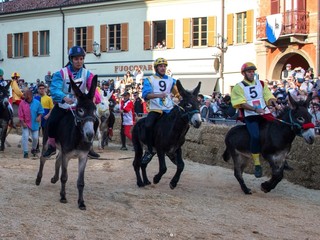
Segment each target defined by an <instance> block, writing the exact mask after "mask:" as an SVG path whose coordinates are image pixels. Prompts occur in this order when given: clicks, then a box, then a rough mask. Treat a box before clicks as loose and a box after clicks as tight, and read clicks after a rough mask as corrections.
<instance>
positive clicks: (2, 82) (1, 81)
mask: <svg viewBox="0 0 320 240" xmlns="http://www.w3.org/2000/svg"><path fill="white" fill-rule="evenodd" d="M3 75H4V71H3V70H2V69H1V68H0V86H2V87H5V86H7V82H6V81H5V80H4V78H3ZM7 108H8V112H9V125H12V126H13V127H14V123H13V108H12V105H11V103H10V102H9V104H8V107H7Z"/></svg>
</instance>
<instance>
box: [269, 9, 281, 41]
mask: <svg viewBox="0 0 320 240" xmlns="http://www.w3.org/2000/svg"><path fill="white" fill-rule="evenodd" d="M281 30H282V14H281V13H279V14H273V15H269V16H267V24H266V35H267V38H268V41H269V42H271V43H274V42H275V41H277V39H278V38H279V36H280V33H281Z"/></svg>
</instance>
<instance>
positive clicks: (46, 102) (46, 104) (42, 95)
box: [34, 83, 54, 152]
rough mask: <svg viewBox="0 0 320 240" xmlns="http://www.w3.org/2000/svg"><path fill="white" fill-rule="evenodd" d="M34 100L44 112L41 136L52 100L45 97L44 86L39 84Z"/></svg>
mask: <svg viewBox="0 0 320 240" xmlns="http://www.w3.org/2000/svg"><path fill="white" fill-rule="evenodd" d="M34 98H35V99H36V100H38V101H39V102H40V103H41V106H42V108H43V110H44V112H43V114H42V117H41V126H40V128H41V130H42V134H43V133H44V129H45V124H46V122H47V120H48V118H49V117H50V114H51V111H52V109H53V107H54V105H53V101H52V98H51V97H50V96H48V95H47V93H46V86H45V85H44V84H41V83H40V84H39V86H38V95H37V96H35V97H34ZM36 150H37V152H38V151H39V141H38V145H37V148H36Z"/></svg>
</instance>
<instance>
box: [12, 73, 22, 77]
mask: <svg viewBox="0 0 320 240" xmlns="http://www.w3.org/2000/svg"><path fill="white" fill-rule="evenodd" d="M11 78H20V74H19V73H18V72H14V73H12V74H11Z"/></svg>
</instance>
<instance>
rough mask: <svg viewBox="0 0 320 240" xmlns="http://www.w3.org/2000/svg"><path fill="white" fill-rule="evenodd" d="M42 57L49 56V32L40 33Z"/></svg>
mask: <svg viewBox="0 0 320 240" xmlns="http://www.w3.org/2000/svg"><path fill="white" fill-rule="evenodd" d="M40 55H42V56H43V55H49V31H40Z"/></svg>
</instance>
